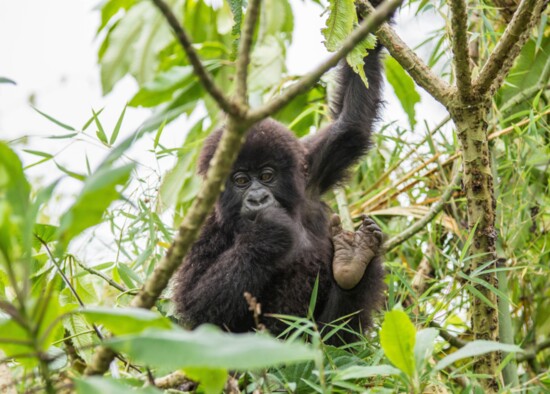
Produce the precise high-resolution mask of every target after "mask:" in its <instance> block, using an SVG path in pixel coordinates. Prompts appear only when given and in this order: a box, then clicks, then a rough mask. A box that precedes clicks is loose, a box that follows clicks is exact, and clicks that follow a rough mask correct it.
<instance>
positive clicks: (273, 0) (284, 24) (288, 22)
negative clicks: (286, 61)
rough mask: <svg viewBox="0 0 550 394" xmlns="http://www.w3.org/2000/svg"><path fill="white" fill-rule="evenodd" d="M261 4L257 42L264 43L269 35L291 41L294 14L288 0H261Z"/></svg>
mask: <svg viewBox="0 0 550 394" xmlns="http://www.w3.org/2000/svg"><path fill="white" fill-rule="evenodd" d="M261 4H262V5H261V15H260V26H259V28H258V42H259V43H264V42H265V40H267V39H269V37H280V38H282V39H283V40H284V41H285V42H287V43H290V42H292V32H293V31H294V14H293V12H292V7H291V6H290V3H289V2H288V0H263V1H262V3H261Z"/></svg>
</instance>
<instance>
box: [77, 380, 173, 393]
mask: <svg viewBox="0 0 550 394" xmlns="http://www.w3.org/2000/svg"><path fill="white" fill-rule="evenodd" d="M74 383H75V388H76V392H77V394H106V393H113V394H114V393H116V394H160V393H162V391H160V390H159V389H157V388H156V387H153V386H147V387H132V386H130V385H126V384H124V383H122V381H121V380H115V379H112V378H105V377H102V376H88V377H86V378H85V379H81V378H74Z"/></svg>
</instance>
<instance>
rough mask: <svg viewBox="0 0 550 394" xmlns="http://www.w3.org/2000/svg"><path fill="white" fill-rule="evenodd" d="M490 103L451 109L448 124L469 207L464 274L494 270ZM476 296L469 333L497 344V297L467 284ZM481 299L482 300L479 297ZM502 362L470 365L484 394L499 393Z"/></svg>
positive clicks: (492, 280) (492, 356)
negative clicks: (450, 123)
mask: <svg viewBox="0 0 550 394" xmlns="http://www.w3.org/2000/svg"><path fill="white" fill-rule="evenodd" d="M489 105H490V98H489V97H487V98H486V99H482V100H480V101H477V102H471V103H464V102H461V103H460V104H459V105H457V106H455V107H450V108H449V109H450V111H451V114H452V118H453V120H454V122H455V125H456V128H457V135H458V138H459V141H460V146H461V149H462V158H463V166H464V169H463V182H464V189H465V192H466V199H467V207H468V227H469V230H470V232H472V231H475V233H474V234H473V242H472V244H471V246H470V250H469V256H470V259H469V260H468V261H467V262H465V264H464V270H465V272H466V274H471V273H472V272H473V271H474V270H476V269H477V268H479V267H480V266H482V265H486V264H487V263H489V262H490V264H489V265H488V266H486V268H484V270H490V269H493V268H496V262H497V259H496V252H495V244H496V238H497V232H496V230H495V209H496V201H495V197H494V180H493V174H492V171H491V158H490V152H489V141H488V135H487V127H488V125H487V121H486V119H487V115H488V114H489ZM478 278H479V279H481V280H483V281H485V282H487V283H488V284H489V285H490V286H492V287H493V288H496V287H497V277H496V275H495V274H494V273H487V274H483V275H480V276H478ZM472 286H473V288H474V289H475V290H477V292H478V294H472V297H471V302H472V304H471V327H472V333H473V334H474V338H475V339H476V340H480V339H483V340H489V341H498V340H499V321H498V308H497V296H496V294H495V293H494V292H492V291H491V290H489V289H488V288H487V287H485V286H483V285H481V284H479V283H472ZM479 294H481V295H482V297H480V296H479ZM500 361H501V355H500V353H499V352H493V353H488V354H486V355H483V356H480V357H478V358H477V359H476V360H475V363H474V371H475V373H476V374H482V375H489V377H488V379H484V380H483V382H482V384H483V386H484V388H485V392H487V393H492V392H498V389H499V377H498V376H497V375H496V371H498V366H499V364H500Z"/></svg>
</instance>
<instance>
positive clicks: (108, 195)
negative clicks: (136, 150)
mask: <svg viewBox="0 0 550 394" xmlns="http://www.w3.org/2000/svg"><path fill="white" fill-rule="evenodd" d="M133 168H134V165H133V164H127V165H124V166H122V167H117V168H100V169H99V170H98V171H96V172H95V173H94V174H93V175H92V176H90V177H89V178H88V179H87V180H86V182H85V183H84V187H83V188H82V191H81V192H80V195H79V196H78V197H77V199H76V201H75V202H74V204H73V205H72V206H71V207H70V208H69V210H68V211H66V212H65V213H64V214H63V216H61V219H60V225H59V238H60V239H61V240H62V243H63V245H67V244H68V243H69V241H70V240H71V239H73V238H74V237H75V236H76V235H78V234H80V233H81V232H82V231H84V230H85V229H87V228H89V227H92V226H95V225H96V224H98V223H100V222H101V218H102V217H103V213H104V212H105V210H106V209H107V208H108V207H109V205H111V202H113V201H114V200H116V199H117V198H119V196H120V193H119V192H118V191H117V186H120V185H125V184H126V182H127V181H128V178H129V177H130V173H131V172H132V169H133Z"/></svg>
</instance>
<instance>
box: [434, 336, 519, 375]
mask: <svg viewBox="0 0 550 394" xmlns="http://www.w3.org/2000/svg"><path fill="white" fill-rule="evenodd" d="M498 351H502V352H506V353H523V352H524V350H523V349H522V348H520V347H519V346H516V345H510V344H506V343H499V342H494V341H483V340H480V341H472V342H470V343H468V344H467V345H466V346H464V347H463V348H460V349H458V350H457V351H456V352H454V353H452V354H449V355H448V356H447V357H445V358H443V359H442V360H440V361H439V362H438V363H437V365H436V366H435V369H436V370H442V369H444V368H446V367H448V366H449V365H451V364H453V363H454V362H455V361H458V360H462V359H464V358H469V357H475V356H481V355H482V354H485V353H491V352H498Z"/></svg>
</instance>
